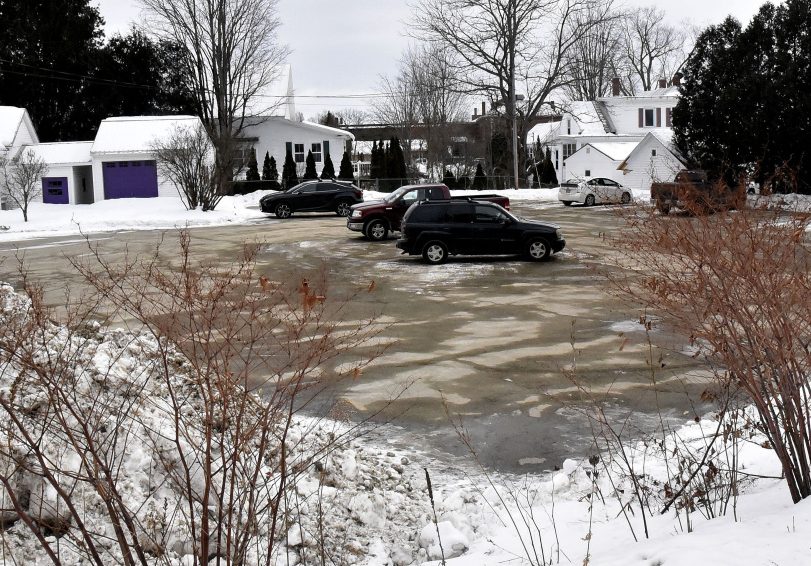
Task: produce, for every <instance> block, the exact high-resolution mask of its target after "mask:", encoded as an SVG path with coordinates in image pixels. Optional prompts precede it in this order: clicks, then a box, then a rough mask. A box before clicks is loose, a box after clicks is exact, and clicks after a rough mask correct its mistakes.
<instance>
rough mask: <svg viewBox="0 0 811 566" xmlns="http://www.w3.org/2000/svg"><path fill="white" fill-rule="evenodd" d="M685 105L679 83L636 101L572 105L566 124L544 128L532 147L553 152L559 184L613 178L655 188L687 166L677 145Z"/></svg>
mask: <svg viewBox="0 0 811 566" xmlns="http://www.w3.org/2000/svg"><path fill="white" fill-rule="evenodd" d="M678 100H679V90H678V77H676V78H675V79H674V82H673V84H671V85H670V86H668V85H667V83H666V81H664V80H661V81H660V82H659V88H657V89H655V90H651V91H646V92H643V93H641V94H638V95H635V96H620V94H619V83H618V81H617V80H616V79H615V82H614V85H613V96H610V97H605V98H599V99H597V100H595V101H574V102H571V103H569V104H568V105H566V108H565V112H564V113H563V116H562V118H561V121H560V122H559V123H556V124H554V125H553V124H539V125H537V126H535V127H534V128H533V129H532V130H530V132H529V134H528V136H527V143H528V145H529V146H530V147H532V146H534V144H535V143H536V142H537V143H539V144H540V145H541V147H543V148H547V147H548V148H549V149H550V153H551V158H552V164H553V165H554V166H555V171H556V173H557V176H558V180H560V181H563V180H565V179H569V178H572V177H607V178H609V179H613V180H615V181H617V182H618V183H621V184H623V185H625V186H627V187H630V188H633V189H650V185H651V182H652V181H654V180H672V178H673V177H674V176H675V174H676V172H677V171H678V170H679V169H681V168H683V167H684V159H683V158H682V157H681V155H680V154H679V152H678V151H677V150H676V149H675V147H674V146H673V128H672V126H673V124H672V113H673V108H675V106H676V104H677V103H678Z"/></svg>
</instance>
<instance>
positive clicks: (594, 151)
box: [566, 142, 639, 184]
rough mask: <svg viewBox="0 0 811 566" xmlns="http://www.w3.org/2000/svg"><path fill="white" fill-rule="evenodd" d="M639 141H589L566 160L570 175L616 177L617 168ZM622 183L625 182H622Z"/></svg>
mask: <svg viewBox="0 0 811 566" xmlns="http://www.w3.org/2000/svg"><path fill="white" fill-rule="evenodd" d="M637 145H639V142H591V143H587V144H585V145H583V146H581V147H580V149H578V150H577V151H575V152H574V153H573V154H572V155H570V156H569V159H567V160H566V170H567V171H568V174H569V176H570V177H607V178H609V179H615V178H616V177H618V175H617V168H618V167H619V166H620V164H621V163H622V162H623V160H624V159H625V158H626V157H627V156H628V155H629V154H630V153H631V152H632V151H633V150H634V149H635V148H636V146H637ZM623 184H626V183H624V182H623Z"/></svg>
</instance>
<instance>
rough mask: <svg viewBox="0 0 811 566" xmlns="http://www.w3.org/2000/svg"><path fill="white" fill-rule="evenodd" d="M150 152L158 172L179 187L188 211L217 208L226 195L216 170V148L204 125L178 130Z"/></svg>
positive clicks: (156, 142) (157, 142)
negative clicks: (198, 208) (219, 186)
mask: <svg viewBox="0 0 811 566" xmlns="http://www.w3.org/2000/svg"><path fill="white" fill-rule="evenodd" d="M151 150H152V153H153V154H154V155H155V161H156V162H157V165H158V170H159V171H160V173H161V175H162V176H163V177H165V178H167V179H168V180H169V181H171V182H172V183H173V184H174V186H175V187H176V188H177V192H178V194H179V195H180V200H181V201H182V202H183V205H184V206H185V207H186V209H187V210H194V209H196V208H197V207H198V206H199V207H201V208H202V209H203V210H204V211H208V210H214V209H215V208H216V207H217V205H218V204H219V202H220V201H221V200H222V197H223V196H224V193H223V192H221V191H220V190H219V188H218V185H217V179H216V175H215V171H214V146H213V145H212V143H211V140H210V139H209V137H208V134H207V133H206V130H205V128H203V126H202V125H199V124H198V125H197V126H196V127H194V128H189V127H178V128H175V129H174V130H173V131H172V132H171V133H170V134H169V136H167V137H166V138H164V139H161V140H159V141H155V142H153V143H152V147H151Z"/></svg>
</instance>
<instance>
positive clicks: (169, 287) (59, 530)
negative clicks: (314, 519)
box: [0, 233, 379, 565]
mask: <svg viewBox="0 0 811 566" xmlns="http://www.w3.org/2000/svg"><path fill="white" fill-rule="evenodd" d="M258 250H259V247H258V246H255V245H246V246H245V249H244V253H243V254H242V255H241V257H239V258H237V259H235V260H234V261H233V263H232V264H230V265H226V266H217V265H207V264H203V263H199V262H195V261H193V259H192V258H193V256H192V253H191V240H190V238H189V236H188V234H187V233H181V235H180V246H179V250H177V251H175V250H172V251H170V252H168V253H167V252H166V251H164V250H162V246H158V248H157V249H156V250H155V252H154V253H153V254H151V255H148V256H146V257H125V258H124V259H123V260H122V261H121V262H117V263H115V264H113V263H110V262H108V261H107V260H106V259H104V258H103V257H102V255H101V254H100V252H98V250H97V249H93V250H92V253H91V257H92V259H91V260H90V261H89V262H88V263H84V264H79V263H75V264H74V265H75V267H76V268H77V269H78V270H79V271H80V273H81V274H82V275H83V276H84V277H85V280H86V282H87V283H88V284H89V286H90V288H91V289H92V292H91V293H89V294H88V295H86V296H85V297H84V298H83V300H82V301H79V302H78V303H74V304H72V305H71V308H69V309H68V316H67V319H66V321H65V323H64V324H55V323H53V322H52V318H53V312H51V311H50V310H49V309H48V308H46V306H45V305H44V303H43V301H42V293H41V290H40V289H39V288H38V287H36V286H35V285H33V284H31V283H30V282H28V281H27V280H26V292H27V294H28V297H27V298H23V297H21V296H19V295H15V294H14V293H12V292H11V291H10V289H9V288H8V287H5V288H2V289H0V291H2V292H1V293H0V318H2V322H3V324H2V326H0V384H2V387H0V414H1V415H2V417H1V418H0V464H1V465H0V482H2V484H3V487H4V490H3V493H2V495H3V507H4V509H3V510H2V513H4V519H5V520H6V522H7V523H14V522H17V521H20V522H21V523H22V524H23V525H24V526H25V528H26V529H27V530H28V531H29V532H30V533H31V535H32V536H33V537H35V539H36V540H37V542H38V546H39V547H40V548H41V549H42V550H43V551H44V552H45V553H47V555H48V556H49V557H50V558H51V560H52V561H53V562H54V563H55V564H59V563H62V562H63V561H65V562H70V563H74V562H77V561H85V562H87V563H91V564H99V565H101V564H111V563H119V564H147V563H149V564H154V563H165V564H168V563H170V562H172V561H173V560H176V559H177V558H178V557H183V556H186V557H189V558H192V561H191V562H187V563H193V564H195V565H196V564H274V563H276V562H275V561H276V560H277V556H276V554H277V553H278V552H279V550H280V549H282V548H284V547H283V546H280V545H279V541H280V540H283V539H284V536H285V535H286V533H287V529H288V527H289V526H290V525H289V524H288V515H287V513H288V501H289V500H290V499H291V495H290V494H291V492H292V491H294V490H295V485H296V478H297V477H298V476H299V475H300V474H301V473H303V471H305V470H306V469H307V468H308V466H309V465H310V463H311V461H312V460H313V459H319V458H323V456H324V454H325V453H326V452H327V451H329V450H330V446H331V443H332V442H337V441H338V440H339V439H338V438H333V439H332V440H331V443H327V445H323V446H318V445H314V446H308V447H307V450H304V449H302V447H301V446H300V445H301V444H308V442H309V443H310V444H312V443H311V442H310V441H308V440H307V438H306V437H301V436H299V435H295V436H291V434H290V430H291V424H292V422H293V417H294V415H295V414H296V413H297V412H298V411H299V410H300V409H301V408H302V407H304V406H306V405H307V404H308V403H310V402H312V401H313V400H314V399H315V398H316V396H317V395H318V394H319V392H320V391H321V390H322V389H323V388H324V387H326V386H328V385H329V384H330V383H333V382H334V381H335V380H338V379H341V378H342V377H344V376H351V377H357V376H359V374H360V372H361V371H362V368H363V367H364V364H365V363H366V361H367V360H368V359H370V358H372V357H374V352H375V351H376V346H374V345H370V341H371V340H372V339H373V338H374V337H375V336H376V334H377V333H378V330H379V329H378V326H377V325H376V323H375V321H374V320H366V321H357V322H341V321H340V319H341V315H342V313H344V312H345V308H346V306H347V304H348V303H347V302H345V301H343V300H339V299H335V298H333V297H332V296H331V294H330V292H329V290H328V288H327V286H326V280H325V278H323V277H322V278H320V279H318V280H314V281H306V280H305V281H301V280H300V279H299V280H297V281H291V282H285V281H272V280H270V279H268V278H267V277H266V276H264V275H262V274H260V273H259V272H258V271H257V269H256V254H257V252H258ZM167 256H169V257H172V258H174V261H173V262H172V264H173V265H171V266H167ZM102 310H103V311H104V312H105V313H106V314H107V316H110V317H112V318H114V319H116V320H122V319H123V320H130V321H133V324H134V325H135V326H137V327H138V330H137V331H124V330H111V331H106V330H103V329H102V328H101V327H100V325H99V324H98V323H94V322H92V319H91V316H93V315H97V314H98V313H99V312H101V311H102ZM365 346H369V348H367V349H365V350H364V347H365ZM359 348H360V350H358V349H359ZM359 351H364V352H366V354H368V356H369V357H368V358H364V357H362V355H360V354H358V352H359ZM187 560H188V559H187Z"/></svg>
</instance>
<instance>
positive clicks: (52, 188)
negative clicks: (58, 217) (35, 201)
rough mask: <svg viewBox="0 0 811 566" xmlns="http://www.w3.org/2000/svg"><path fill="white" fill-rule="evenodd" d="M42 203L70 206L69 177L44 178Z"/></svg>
mask: <svg viewBox="0 0 811 566" xmlns="http://www.w3.org/2000/svg"><path fill="white" fill-rule="evenodd" d="M42 202H44V203H48V204H68V203H70V196H69V195H68V178H67V177H43V178H42Z"/></svg>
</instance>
